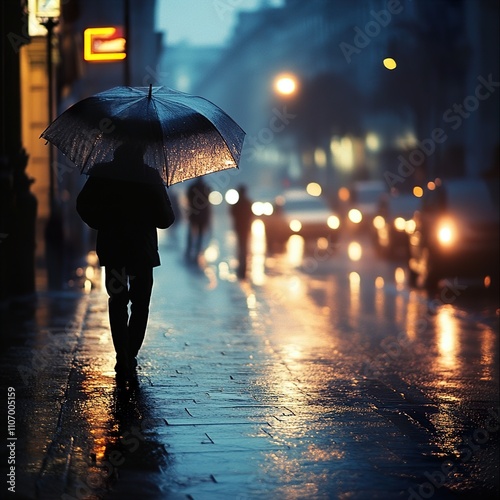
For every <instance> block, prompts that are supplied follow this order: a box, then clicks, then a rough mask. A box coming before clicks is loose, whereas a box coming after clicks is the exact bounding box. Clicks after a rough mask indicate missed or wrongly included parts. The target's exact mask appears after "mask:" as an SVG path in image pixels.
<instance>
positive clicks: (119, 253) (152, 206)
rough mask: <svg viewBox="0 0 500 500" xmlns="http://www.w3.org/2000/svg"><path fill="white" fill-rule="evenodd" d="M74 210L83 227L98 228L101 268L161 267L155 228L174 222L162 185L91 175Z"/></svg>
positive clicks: (98, 254) (98, 252)
mask: <svg viewBox="0 0 500 500" xmlns="http://www.w3.org/2000/svg"><path fill="white" fill-rule="evenodd" d="M147 168H149V167H147ZM76 209H77V211H78V213H79V215H80V217H81V218H82V219H83V221H84V222H85V223H86V224H88V225H89V226H90V227H91V228H93V229H97V243H96V252H97V256H98V257H99V262H100V264H101V266H119V267H122V266H125V267H126V268H127V269H134V268H135V269H142V268H145V267H156V266H159V265H160V257H159V255H158V236H157V233H156V228H162V229H163V228H167V227H169V226H171V225H172V224H173V222H174V219H175V216H174V212H173V210H172V206H171V204H170V200H169V198H168V195H167V191H166V188H165V186H164V185H163V184H162V183H160V182H149V183H148V182H137V181H136V182H130V181H126V180H112V179H107V178H105V177H99V176H90V177H89V179H88V180H87V182H86V183H85V185H84V187H83V189H82V191H81V192H80V194H79V195H78V198H77V201H76Z"/></svg>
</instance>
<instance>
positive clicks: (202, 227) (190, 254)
mask: <svg viewBox="0 0 500 500" xmlns="http://www.w3.org/2000/svg"><path fill="white" fill-rule="evenodd" d="M206 233H207V224H205V223H198V222H190V224H189V227H188V235H187V246H186V257H187V258H188V259H190V260H196V259H197V258H198V255H200V253H201V251H202V249H203V244H204V237H205V234H206Z"/></svg>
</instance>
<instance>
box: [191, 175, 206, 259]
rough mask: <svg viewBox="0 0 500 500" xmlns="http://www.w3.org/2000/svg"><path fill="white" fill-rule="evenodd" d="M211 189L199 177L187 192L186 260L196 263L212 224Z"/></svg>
mask: <svg viewBox="0 0 500 500" xmlns="http://www.w3.org/2000/svg"><path fill="white" fill-rule="evenodd" d="M209 195H210V188H209V186H208V185H207V184H206V183H205V181H204V180H203V179H202V178H201V177H198V178H197V179H196V181H195V182H193V183H192V184H191V185H190V186H189V188H188V190H187V205H188V207H187V212H188V213H187V217H188V223H189V227H188V232H187V245H186V259H187V260H188V261H190V262H196V261H197V259H198V256H199V255H200V253H201V250H202V248H203V244H204V238H205V235H206V234H207V232H208V230H209V228H210V225H211V222H212V210H211V206H210V201H209Z"/></svg>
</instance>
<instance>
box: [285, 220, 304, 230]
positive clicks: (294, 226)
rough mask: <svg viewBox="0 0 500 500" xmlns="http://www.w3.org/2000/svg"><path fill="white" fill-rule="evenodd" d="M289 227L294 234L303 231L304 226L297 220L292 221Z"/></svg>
mask: <svg viewBox="0 0 500 500" xmlns="http://www.w3.org/2000/svg"><path fill="white" fill-rule="evenodd" d="M288 226H289V228H290V229H291V230H292V231H293V232H294V233H298V232H299V231H300V230H301V229H302V224H301V222H300V221H299V220H297V219H293V220H291V221H290V224H289V225H288Z"/></svg>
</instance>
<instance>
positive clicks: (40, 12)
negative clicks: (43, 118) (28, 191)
mask: <svg viewBox="0 0 500 500" xmlns="http://www.w3.org/2000/svg"><path fill="white" fill-rule="evenodd" d="M60 15H61V5H60V0H37V2H36V11H35V16H36V18H37V19H38V22H39V23H40V24H41V25H42V26H44V27H45V28H46V29H47V76H48V80H47V82H48V85H47V87H48V94H49V96H48V97H49V99H48V106H49V108H48V110H49V113H48V124H49V125H50V124H51V123H52V121H53V120H54V82H53V80H54V75H53V73H54V68H53V67H52V66H53V63H52V37H53V35H54V28H55V27H56V26H57V25H58V24H59V16H60ZM52 162H53V149H52V146H49V202H50V211H51V213H52V211H53V209H54V197H55V189H54V172H53V169H52Z"/></svg>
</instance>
